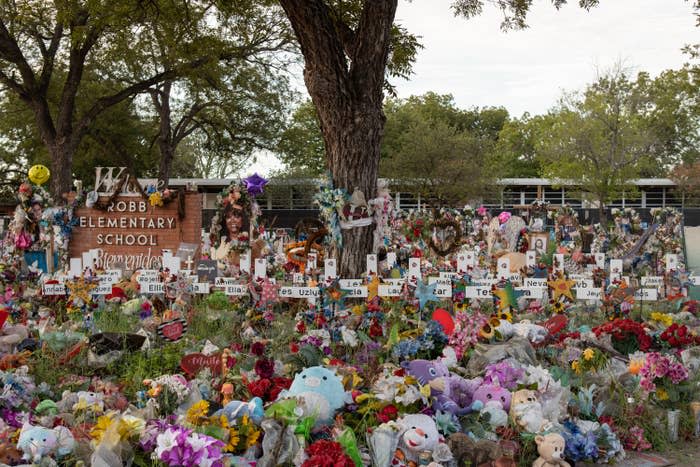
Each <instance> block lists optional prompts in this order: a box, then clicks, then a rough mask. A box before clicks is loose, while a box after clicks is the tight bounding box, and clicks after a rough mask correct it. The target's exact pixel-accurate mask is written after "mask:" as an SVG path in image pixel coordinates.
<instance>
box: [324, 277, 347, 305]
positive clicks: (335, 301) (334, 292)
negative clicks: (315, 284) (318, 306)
mask: <svg viewBox="0 0 700 467" xmlns="http://www.w3.org/2000/svg"><path fill="white" fill-rule="evenodd" d="M321 293H322V294H323V302H324V304H325V305H337V306H338V308H343V305H344V301H345V297H346V296H347V295H348V292H347V291H346V290H343V289H341V288H340V281H339V280H338V279H337V278H336V279H334V280H333V282H331V283H330V284H329V285H328V287H323V288H322V292H321Z"/></svg>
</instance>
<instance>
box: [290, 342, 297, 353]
mask: <svg viewBox="0 0 700 467" xmlns="http://www.w3.org/2000/svg"><path fill="white" fill-rule="evenodd" d="M289 351H290V352H292V353H297V352H299V344H297V343H296V342H292V343H291V344H289Z"/></svg>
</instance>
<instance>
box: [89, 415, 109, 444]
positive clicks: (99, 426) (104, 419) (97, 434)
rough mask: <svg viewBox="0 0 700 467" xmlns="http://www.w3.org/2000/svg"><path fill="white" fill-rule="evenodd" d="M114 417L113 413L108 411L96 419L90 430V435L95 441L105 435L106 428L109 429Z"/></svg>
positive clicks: (100, 439) (98, 440)
mask: <svg viewBox="0 0 700 467" xmlns="http://www.w3.org/2000/svg"><path fill="white" fill-rule="evenodd" d="M113 417H114V413H109V414H107V415H102V416H101V417H99V418H98V419H97V423H95V426H94V427H92V430H90V436H92V438H93V439H94V440H96V441H97V442H100V441H102V437H103V436H104V435H105V433H106V432H107V430H108V429H109V427H110V426H112V422H113V421H114V420H113Z"/></svg>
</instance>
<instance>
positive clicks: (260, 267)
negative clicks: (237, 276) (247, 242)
mask: <svg viewBox="0 0 700 467" xmlns="http://www.w3.org/2000/svg"><path fill="white" fill-rule="evenodd" d="M266 276H267V260H266V259H265V258H258V259H256V260H255V276H254V277H255V278H256V279H262V278H265V277H266Z"/></svg>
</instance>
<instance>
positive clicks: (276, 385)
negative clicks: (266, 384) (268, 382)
mask: <svg viewBox="0 0 700 467" xmlns="http://www.w3.org/2000/svg"><path fill="white" fill-rule="evenodd" d="M291 385H292V380H291V379H290V378H281V377H278V378H272V387H271V388H270V390H269V391H268V394H267V400H270V401H274V400H277V396H279V394H280V392H282V391H283V390H284V389H289V387H290V386H291Z"/></svg>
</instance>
